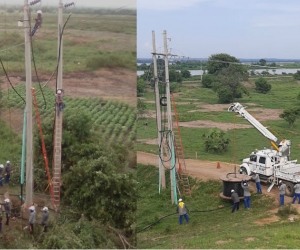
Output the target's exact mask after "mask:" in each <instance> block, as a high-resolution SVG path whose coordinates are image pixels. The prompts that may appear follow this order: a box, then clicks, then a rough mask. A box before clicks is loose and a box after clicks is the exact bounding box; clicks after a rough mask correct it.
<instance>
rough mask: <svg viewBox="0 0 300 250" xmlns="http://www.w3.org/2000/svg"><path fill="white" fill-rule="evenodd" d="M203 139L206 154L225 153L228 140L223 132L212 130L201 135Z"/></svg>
mask: <svg viewBox="0 0 300 250" xmlns="http://www.w3.org/2000/svg"><path fill="white" fill-rule="evenodd" d="M203 137H204V139H205V141H204V146H205V150H206V151H207V152H213V153H222V152H225V151H227V149H228V146H229V142H230V140H229V139H228V138H227V137H226V134H225V132H224V131H222V130H220V129H213V130H211V131H209V133H208V134H207V135H206V134H203Z"/></svg>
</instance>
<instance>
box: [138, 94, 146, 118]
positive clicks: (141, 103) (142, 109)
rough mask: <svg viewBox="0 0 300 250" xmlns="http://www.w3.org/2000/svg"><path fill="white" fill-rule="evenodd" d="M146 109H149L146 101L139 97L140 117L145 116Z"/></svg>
mask: <svg viewBox="0 0 300 250" xmlns="http://www.w3.org/2000/svg"><path fill="white" fill-rule="evenodd" d="M146 110H147V105H146V103H145V102H144V101H143V100H142V99H141V98H138V99H137V114H138V117H142V118H143V117H144V115H145V114H146Z"/></svg>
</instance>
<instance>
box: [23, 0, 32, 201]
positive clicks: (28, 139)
mask: <svg viewBox="0 0 300 250" xmlns="http://www.w3.org/2000/svg"><path fill="white" fill-rule="evenodd" d="M29 22H30V16H29V8H28V0H24V24H25V25H24V32H25V68H26V118H27V119H26V127H27V130H26V198H25V205H26V206H27V207H28V206H31V205H32V193H33V166H32V165H33V159H32V156H33V147H32V144H33V135H32V93H31V88H32V75H31V44H30V43H31V40H30V32H31V31H30V25H29Z"/></svg>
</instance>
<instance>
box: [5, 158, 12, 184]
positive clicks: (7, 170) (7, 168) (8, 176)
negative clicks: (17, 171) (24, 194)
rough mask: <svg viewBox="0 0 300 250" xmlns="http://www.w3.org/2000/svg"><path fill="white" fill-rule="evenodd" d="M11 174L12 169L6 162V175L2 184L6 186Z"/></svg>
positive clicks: (8, 162)
mask: <svg viewBox="0 0 300 250" xmlns="http://www.w3.org/2000/svg"><path fill="white" fill-rule="evenodd" d="M11 172H12V168H11V165H10V161H7V162H6V165H5V174H6V175H5V180H4V184H7V183H8V182H9V179H10V174H11Z"/></svg>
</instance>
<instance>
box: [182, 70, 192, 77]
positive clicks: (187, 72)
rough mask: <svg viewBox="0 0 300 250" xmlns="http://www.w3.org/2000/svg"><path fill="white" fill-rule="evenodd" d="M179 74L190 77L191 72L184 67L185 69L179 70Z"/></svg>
mask: <svg viewBox="0 0 300 250" xmlns="http://www.w3.org/2000/svg"><path fill="white" fill-rule="evenodd" d="M181 75H182V77H183V78H190V77H191V72H190V71H189V70H187V69H185V70H182V71H181Z"/></svg>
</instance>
